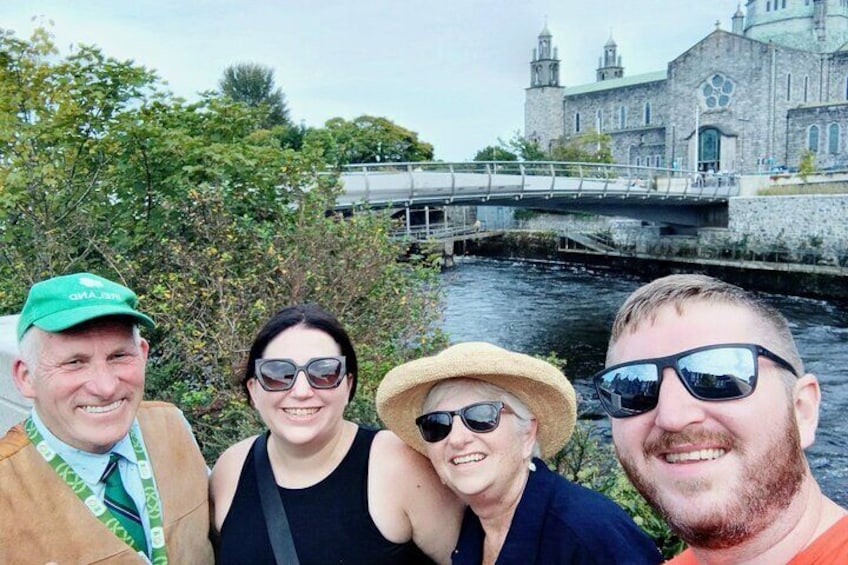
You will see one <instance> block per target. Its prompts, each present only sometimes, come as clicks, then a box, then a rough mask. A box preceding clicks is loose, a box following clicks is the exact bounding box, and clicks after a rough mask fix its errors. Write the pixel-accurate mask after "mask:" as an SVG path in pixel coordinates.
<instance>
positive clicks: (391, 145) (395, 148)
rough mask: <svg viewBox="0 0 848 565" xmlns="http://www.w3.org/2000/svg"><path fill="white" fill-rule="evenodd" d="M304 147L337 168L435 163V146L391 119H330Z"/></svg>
mask: <svg viewBox="0 0 848 565" xmlns="http://www.w3.org/2000/svg"><path fill="white" fill-rule="evenodd" d="M303 143H304V146H305V147H308V148H310V149H313V150H316V151H318V152H320V154H321V155H323V156H324V159H325V160H326V161H327V162H328V163H331V164H332V165H334V166H336V167H340V166H342V165H347V164H348V163H405V162H414V161H431V160H432V159H433V146H432V145H430V144H429V143H426V142H424V141H421V140H419V139H418V134H417V133H416V132H414V131H410V130H408V129H406V128H404V127H402V126H399V125H397V124H395V123H394V122H392V121H391V120H389V119H388V118H381V117H375V116H365V115H363V116H359V117H358V118H355V119H354V120H352V121H347V120H345V119H343V118H332V119H330V120H328V121H327V122H326V123H325V124H324V127H323V128H317V129H312V130H309V131H307V132H306V134H305V136H304V142H303Z"/></svg>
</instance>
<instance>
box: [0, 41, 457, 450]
mask: <svg viewBox="0 0 848 565" xmlns="http://www.w3.org/2000/svg"><path fill="white" fill-rule="evenodd" d="M264 117H265V116H264V112H263V110H262V108H260V107H250V106H248V105H245V104H242V103H236V102H234V101H233V100H231V99H230V98H228V97H223V96H220V95H215V94H212V93H210V94H207V95H206V96H204V97H203V98H201V100H199V101H197V102H193V103H186V102H184V101H181V100H179V99H173V98H171V97H170V96H169V95H167V94H165V93H163V89H161V88H160V84H159V83H158V81H157V79H156V78H155V75H153V74H152V73H150V72H149V71H147V70H145V69H143V68H141V67H137V66H135V65H134V64H133V63H132V62H120V61H115V60H113V59H110V58H108V57H106V56H104V55H103V54H102V53H101V52H100V51H99V50H98V49H96V48H93V47H86V48H76V49H75V50H74V51H73V52H72V53H71V54H70V55H68V56H65V57H63V56H60V54H59V53H58V52H57V51H56V50H55V48H54V47H53V44H52V41H51V38H50V37H49V35H48V34H46V33H45V32H43V31H40V30H39V31H37V32H36V34H35V35H34V36H33V37H32V38H31V39H30V40H29V41H22V40H18V39H16V38H14V36H12V35H11V34H8V33H3V34H2V35H0V141H2V142H1V143H0V147H1V148H2V149H0V151H2V155H0V240H2V241H0V244H1V245H0V311H2V312H8V313H11V312H15V311H18V310H19V309H20V307H21V305H22V302H23V298H24V296H23V295H24V292H25V290H26V288H27V287H28V286H29V285H30V284H31V283H32V282H33V281H35V280H38V279H41V278H44V277H46V276H48V275H54V274H60V273H65V272H70V271H75V270H92V271H95V272H98V273H101V274H103V275H105V276H109V277H112V278H115V279H117V280H121V281H122V282H124V283H125V284H127V285H128V286H130V287H132V288H133V289H135V290H136V291H137V292H138V293H139V294H140V295H141V300H142V304H143V308H144V309H145V310H146V311H148V312H149V313H151V314H152V315H153V317H154V318H155V319H156V321H157V323H158V326H157V328H156V330H154V331H153V332H152V333H151V334H150V335H149V338H150V342H151V358H150V363H149V370H148V380H147V391H146V392H147V394H148V396H150V397H154V398H163V399H168V400H172V401H174V402H176V403H177V404H178V405H179V406H180V407H181V408H182V409H183V410H184V411H185V413H186V415H187V416H188V418H189V420H190V421H191V422H192V425H193V426H194V428H195V431H196V432H197V436H198V440H199V442H200V444H201V447H202V449H203V451H204V453H205V454H206V456H207V458H208V460H209V461H210V462H211V461H213V460H214V459H215V457H216V456H217V453H218V452H219V451H220V450H221V449H222V448H223V447H225V446H226V445H228V444H230V443H232V442H234V441H235V440H236V439H238V438H240V437H243V436H244V435H246V434H247V433H249V432H250V431H252V430H255V429H256V426H257V423H256V421H255V418H254V416H253V411H252V409H250V408H249V407H248V406H247V404H246V402H245V401H244V399H242V398H241V391H240V390H239V389H238V388H237V387H234V386H233V383H232V379H233V377H235V376H236V375H237V374H238V370H239V366H240V364H241V363H242V361H243V357H244V353H245V350H246V349H247V348H248V347H249V345H250V342H251V340H252V338H253V335H254V333H255V332H256V331H257V330H258V328H259V327H260V326H261V325H262V324H263V323H264V322H265V321H266V320H267V318H268V317H270V315H271V314H272V313H273V312H275V311H277V310H278V309H279V308H281V307H282V306H284V305H286V304H290V303H294V302H303V301H313V302H319V303H321V304H323V305H324V306H325V307H327V308H328V309H329V310H331V311H333V312H335V313H336V314H337V315H338V316H339V317H340V318H341V320H342V321H343V322H344V323H345V325H346V326H347V327H348V329H349V331H350V332H351V335H352V336H353V338H354V340H355V343H356V344H357V347H358V349H359V352H360V355H361V356H362V368H363V369H362V372H361V374H360V387H361V388H360V391H361V392H360V393H359V394H358V399H357V401H355V402H354V403H353V405H352V406H351V407H350V410H351V411H352V412H353V413H354V414H356V417H357V419H359V420H360V421H366V422H367V421H372V422H373V421H375V420H376V416H375V414H374V410H373V390H374V387H375V386H376V382H377V381H378V380H379V378H380V377H381V376H382V374H384V372H385V370H386V369H387V368H388V367H390V366H392V365H394V364H396V363H399V362H402V361H403V360H405V359H408V358H409V356H411V355H416V354H419V353H423V352H428V351H430V350H432V348H434V347H438V346H439V345H440V344H442V343H443V338H442V337H441V334H440V333H439V332H438V331H437V330H433V329H432V328H433V327H434V322H435V318H436V316H438V312H439V311H440V310H439V308H438V307H437V300H438V298H439V295H438V290H437V286H436V285H434V284H432V283H433V277H434V276H435V275H436V271H435V270H434V269H432V268H430V267H428V266H427V265H424V264H417V263H414V262H408V263H398V262H397V261H396V258H397V257H398V256H399V255H400V254H401V253H402V251H403V249H402V248H401V247H400V243H398V242H396V241H394V240H393V239H392V238H391V232H392V222H391V220H390V218H389V217H388V216H387V215H386V214H385V213H383V212H369V211H365V210H357V211H356V213H355V214H353V215H352V216H349V217H344V216H341V215H339V214H336V213H333V212H331V211H332V208H333V205H334V202H335V199H336V196H337V193H338V186H337V178H336V177H335V176H332V175H325V174H319V173H318V172H317V171H323V170H324V169H325V164H324V162H323V161H322V160H321V159H320V153H318V152H316V151H313V150H310V149H309V148H305V149H304V150H303V151H294V150H292V149H286V148H283V147H282V146H281V144H280V143H279V140H278V139H277V138H276V137H275V133H274V131H273V130H268V129H264V128H262V127H261V123H262V120H263V119H264Z"/></svg>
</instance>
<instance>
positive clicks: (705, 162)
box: [698, 128, 721, 173]
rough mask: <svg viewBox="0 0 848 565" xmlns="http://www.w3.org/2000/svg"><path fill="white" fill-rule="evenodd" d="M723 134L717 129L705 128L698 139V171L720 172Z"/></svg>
mask: <svg viewBox="0 0 848 565" xmlns="http://www.w3.org/2000/svg"><path fill="white" fill-rule="evenodd" d="M719 155H721V134H720V133H719V131H718V130H717V129H716V128H704V129H703V130H701V133H700V136H699V138H698V170H699V171H701V172H708V171H713V172H716V173H717V172H718V171H719V170H721V161H720V160H719Z"/></svg>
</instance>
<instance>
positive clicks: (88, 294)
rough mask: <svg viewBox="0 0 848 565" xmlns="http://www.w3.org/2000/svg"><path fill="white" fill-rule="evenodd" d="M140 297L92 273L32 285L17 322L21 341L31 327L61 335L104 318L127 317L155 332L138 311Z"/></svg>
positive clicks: (54, 278) (77, 274)
mask: <svg viewBox="0 0 848 565" xmlns="http://www.w3.org/2000/svg"><path fill="white" fill-rule="evenodd" d="M137 302H138V297H136V295H135V293H134V292H133V291H131V290H130V289H128V288H127V287H125V286H123V285H120V284H118V283H114V282H112V281H110V280H109V279H104V278H103V277H99V276H97V275H92V274H91V273H74V274H73V275H63V276H61V277H53V278H52V279H47V280H45V281H41V282H39V283H35V284H34V285H32V288H30V289H29V295H28V296H27V299H26V303H25V304H24V308H23V310H22V311H21V316H20V318H19V319H18V341H20V340H21V338H22V337H23V335H24V333H26V331H27V330H28V329H29V328H30V327H31V326H36V327H38V328H40V329H42V330H44V331H47V332H61V331H64V330H67V329H68V328H72V327H74V326H76V325H78V324H81V323H83V322H87V321H89V320H93V319H95V318H102V317H104V316H128V317H130V318H133V319H134V320H136V321H137V322H139V323H141V324H143V325H145V326H147V327H148V328H152V327H154V326H155V324H154V323H153V320H151V319H150V318H149V317H148V316H146V315H144V314H142V313H141V312H139V311H137V310H136V309H135V306H136V303H137Z"/></svg>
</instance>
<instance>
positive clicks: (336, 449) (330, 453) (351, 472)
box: [210, 304, 462, 565]
mask: <svg viewBox="0 0 848 565" xmlns="http://www.w3.org/2000/svg"><path fill="white" fill-rule="evenodd" d="M356 376H357V361H356V353H355V352H354V349H353V345H352V344H351V341H350V338H349V337H348V335H347V332H346V331H345V330H344V328H343V327H342V326H341V324H340V323H339V322H338V320H336V318H335V317H333V316H332V315H331V314H329V313H328V312H326V311H325V310H323V309H322V308H320V307H319V306H317V305H314V304H308V305H299V306H291V307H288V308H285V309H283V310H281V311H280V312H278V313H277V314H276V315H275V316H274V317H273V318H272V319H271V320H270V321H269V322H268V323H267V324H266V325H265V327H264V328H262V330H261V331H260V332H259V334H258V335H257V337H256V339H255V341H254V343H253V346H252V347H251V349H250V356H249V358H248V362H247V365H246V367H245V371H244V374H243V376H242V378H241V384H242V386H243V387H244V389H245V391H246V393H247V395H248V399H249V400H250V402H251V403H252V405H253V406H254V407H255V408H256V410H257V411H258V412H259V415H260V416H261V418H262V420H263V422H264V423H265V425H266V426H267V427H268V432H266V433H265V434H263V435H262V436H258V437H252V438H248V439H245V440H243V441H241V442H239V443H237V444H235V445H233V446H232V447H230V448H229V449H227V450H226V451H225V452H224V453H223V454H222V455H221V457H220V458H219V459H218V461H217V463H216V464H215V468H214V470H213V472H212V477H211V483H210V488H211V496H212V500H213V515H212V520H213V528H214V529H215V530H216V531H217V532H219V534H218V535H219V543H218V551H217V558H218V563H221V564H235V563H246V564H247V563H249V564H255V563H275V562H277V563H283V562H291V560H292V558H291V556H283V557H281V556H279V555H277V556H276V557H275V549H274V548H273V545H272V536H271V535H269V533H268V532H269V528H268V521H267V520H266V518H267V516H266V511H264V510H263V505H262V503H261V498H260V496H261V495H260V492H261V489H262V486H263V484H264V485H265V486H267V484H268V483H271V482H273V485H272V487H273V494H276V495H277V498H279V499H280V500H282V506H283V508H284V509H285V510H284V511H285V515H286V516H287V520H288V523H289V526H290V531H291V533H290V537H288V536H289V534H284V533H283V530H281V529H279V528H276V527H275V528H272V529H271V530H272V531H273V532H274V533H273V536H274V537H285V538H286V539H285V540H281V539H275V540H274V542H281V541H282V542H293V547H294V550H295V551H296V553H297V558H298V560H299V562H300V563H301V564H303V565H307V564H311V563H315V564H325V563H363V564H365V563H368V564H378V563H385V564H401V563H429V562H430V560H429V559H428V558H427V556H429V557H431V558H432V559H434V560H436V561H438V562H450V551H451V549H452V548H453V546H454V543H455V540H456V536H457V533H458V531H459V522H460V519H461V513H462V509H461V506H460V504H459V502H458V501H457V499H456V498H454V497H453V496H452V495H451V493H450V491H449V490H448V489H446V488H445V487H444V485H442V484H441V483H440V481H439V479H438V477H437V476H436V474H435V473H434V471H433V469H432V467H431V465H430V463H429V461H427V460H426V459H425V458H424V457H422V456H421V455H419V454H418V453H416V452H415V451H413V450H412V449H410V448H409V447H407V446H406V445H405V444H404V443H403V442H402V441H400V440H399V439H398V438H397V436H395V435H394V434H393V433H391V432H388V431H379V432H378V431H369V430H366V429H364V428H360V427H359V426H357V425H356V424H354V423H353V422H350V421H347V420H345V419H344V409H345V406H347V404H348V402H350V400H351V399H352V398H353V395H354V392H355V389H356ZM257 440H258V441H259V447H258V448H254V443H255V442H257ZM263 440H267V447H265V448H264V449H262V441H263ZM264 458H267V459H265V461H268V462H270V473H269V475H268V476H267V478H266V479H259V478H257V465H259V466H260V468H261V466H262V463H263V459H264ZM272 498H273V497H272ZM275 503H276V500H275ZM271 523H272V524H273V523H274V522H273V521H272V522H271ZM419 548H420V549H419ZM276 551H277V552H278V553H279V552H280V551H282V550H280V549H278V550H276ZM425 553H426V555H425Z"/></svg>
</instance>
